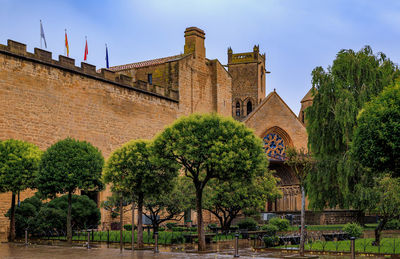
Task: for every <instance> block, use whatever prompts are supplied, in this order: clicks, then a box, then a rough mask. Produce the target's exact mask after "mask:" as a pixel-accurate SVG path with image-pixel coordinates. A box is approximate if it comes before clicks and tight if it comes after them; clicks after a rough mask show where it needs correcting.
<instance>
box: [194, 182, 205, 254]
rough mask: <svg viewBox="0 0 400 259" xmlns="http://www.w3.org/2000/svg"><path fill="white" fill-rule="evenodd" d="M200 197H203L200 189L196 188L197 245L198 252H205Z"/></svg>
mask: <svg viewBox="0 0 400 259" xmlns="http://www.w3.org/2000/svg"><path fill="white" fill-rule="evenodd" d="M202 196H203V191H202V190H201V189H200V188H196V210H197V233H198V237H199V243H198V250H199V251H205V250H206V237H205V235H204V228H203V211H202V208H203V204H202V198H203V197H202Z"/></svg>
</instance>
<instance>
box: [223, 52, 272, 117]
mask: <svg viewBox="0 0 400 259" xmlns="http://www.w3.org/2000/svg"><path fill="white" fill-rule="evenodd" d="M228 71H229V73H230V74H231V76H232V117H233V118H235V119H237V120H243V119H244V118H246V117H247V115H248V114H250V113H251V112H252V111H253V110H254V109H255V107H257V105H259V104H260V103H261V101H262V100H263V99H264V98H265V95H266V94H265V91H266V89H265V74H266V70H265V53H264V54H260V48H259V46H258V45H254V47H253V52H245V53H233V51H232V48H230V47H229V48H228Z"/></svg>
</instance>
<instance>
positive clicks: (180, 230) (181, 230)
mask: <svg viewBox="0 0 400 259" xmlns="http://www.w3.org/2000/svg"><path fill="white" fill-rule="evenodd" d="M172 231H174V232H185V231H190V232H196V231H197V227H190V228H187V227H173V228H172Z"/></svg>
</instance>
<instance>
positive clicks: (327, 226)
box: [289, 224, 378, 231]
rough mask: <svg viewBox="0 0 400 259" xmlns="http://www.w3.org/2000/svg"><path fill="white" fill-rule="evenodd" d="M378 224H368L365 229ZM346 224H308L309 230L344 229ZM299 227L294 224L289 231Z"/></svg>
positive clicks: (373, 227)
mask: <svg viewBox="0 0 400 259" xmlns="http://www.w3.org/2000/svg"><path fill="white" fill-rule="evenodd" d="M377 226H378V224H366V225H365V227H364V230H374V229H375V228H376V227H377ZM343 227H344V224H340V225H308V226H307V230H310V231H312V230H314V231H322V230H342V228H343ZM298 229H299V226H297V225H294V226H290V227H289V231H296V230H298Z"/></svg>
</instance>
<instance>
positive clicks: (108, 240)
mask: <svg viewBox="0 0 400 259" xmlns="http://www.w3.org/2000/svg"><path fill="white" fill-rule="evenodd" d="M107 247H110V230H109V229H107Z"/></svg>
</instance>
